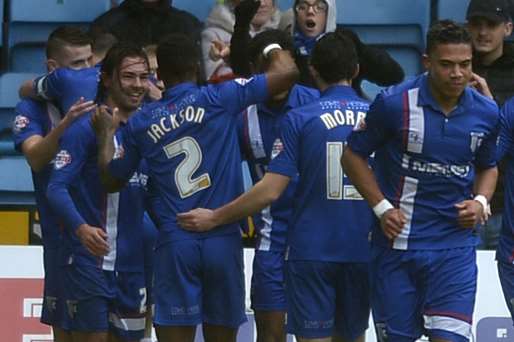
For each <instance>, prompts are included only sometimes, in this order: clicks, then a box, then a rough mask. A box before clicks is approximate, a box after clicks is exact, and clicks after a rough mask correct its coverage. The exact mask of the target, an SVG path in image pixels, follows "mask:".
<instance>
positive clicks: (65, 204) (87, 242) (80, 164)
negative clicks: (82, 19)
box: [46, 45, 149, 342]
mask: <svg viewBox="0 0 514 342" xmlns="http://www.w3.org/2000/svg"><path fill="white" fill-rule="evenodd" d="M100 71H101V81H100V84H99V87H98V94H97V101H98V102H99V103H100V104H102V110H107V109H106V108H109V110H110V111H112V112H113V115H115V116H116V117H117V118H118V119H119V120H120V121H121V124H122V125H123V122H126V121H127V120H128V118H129V117H130V116H131V115H132V114H133V113H134V112H135V111H136V110H137V109H138V108H139V106H140V105H141V103H142V100H143V98H144V96H145V95H146V92H147V90H148V82H149V80H148V77H149V65H148V60H147V58H146V54H145V52H144V51H143V50H142V49H140V48H136V47H132V46H126V45H118V46H115V47H113V48H112V49H111V50H110V51H109V53H108V54H107V56H106V58H105V60H104V62H103V64H102V67H101V70H100ZM104 106H106V107H104ZM91 115H92V114H89V115H86V116H83V117H82V118H80V119H79V120H77V121H76V122H75V123H74V124H73V125H72V126H70V127H69V128H68V129H67V130H66V132H65V134H64V135H63V137H62V138H61V140H60V144H59V152H58V153H57V156H56V159H55V163H54V170H53V171H52V175H51V178H50V182H49V185H48V189H47V193H46V195H47V197H48V200H49V202H50V204H51V205H52V207H53V209H54V210H56V212H58V213H59V215H60V218H61V219H62V221H63V222H64V226H65V231H64V241H63V245H64V249H65V250H64V254H65V260H66V265H65V266H64V278H65V280H64V287H65V296H66V304H67V314H68V319H69V320H70V330H71V332H72V336H73V341H78V342H93V341H94V342H105V341H107V339H108V336H109V335H110V337H109V338H110V339H114V340H121V341H139V340H140V339H141V338H142V337H143V332H144V327H145V312H146V299H147V289H146V285H145V284H146V279H145V278H146V275H145V272H144V264H145V263H144V248H143V247H144V240H143V212H144V198H145V189H144V188H145V186H146V182H147V180H148V176H147V174H146V171H145V167H144V165H141V166H140V167H139V168H138V169H137V170H136V171H135V172H134V173H133V174H132V175H131V177H130V182H129V184H128V185H127V186H126V187H124V188H123V189H121V190H120V191H119V192H117V193H111V194H108V193H107V191H106V188H105V187H104V186H103V185H102V183H101V181H100V176H99V172H98V167H97V148H96V144H97V142H96V137H95V134H94V131H93V127H92V123H91ZM116 144H117V146H121V144H122V141H121V140H120V139H119V138H117V140H116ZM123 153H124V152H123V149H121V148H119V149H117V151H116V156H117V157H121V156H122V155H123Z"/></svg>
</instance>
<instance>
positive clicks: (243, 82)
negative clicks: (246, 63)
mask: <svg viewBox="0 0 514 342" xmlns="http://www.w3.org/2000/svg"><path fill="white" fill-rule="evenodd" d="M234 81H235V82H236V83H237V84H240V85H242V86H244V85H246V84H248V83H250V82H252V81H253V77H251V78H236V79H234Z"/></svg>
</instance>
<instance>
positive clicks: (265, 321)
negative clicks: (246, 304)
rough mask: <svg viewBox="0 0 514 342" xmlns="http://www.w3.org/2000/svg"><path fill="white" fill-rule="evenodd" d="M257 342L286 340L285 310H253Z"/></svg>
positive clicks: (280, 341)
mask: <svg viewBox="0 0 514 342" xmlns="http://www.w3.org/2000/svg"><path fill="white" fill-rule="evenodd" d="M254 313H255V325H256V326H257V342H285V341H286V328H285V322H286V312H285V311H264V310H255V311H254Z"/></svg>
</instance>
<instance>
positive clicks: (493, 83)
mask: <svg viewBox="0 0 514 342" xmlns="http://www.w3.org/2000/svg"><path fill="white" fill-rule="evenodd" d="M466 18H467V20H468V29H469V32H470V34H471V38H472V40H473V71H474V72H475V73H477V74H478V75H480V76H482V77H484V78H485V80H486V81H487V83H488V86H489V88H490V90H491V92H492V94H493V97H494V99H495V101H496V102H497V103H498V105H500V106H501V105H503V103H504V102H505V101H506V100H507V99H508V98H510V97H512V96H513V95H514V46H513V45H512V43H507V42H505V41H504V40H505V38H507V37H508V36H510V34H511V33H512V19H511V14H510V12H509V4H508V2H507V1H506V0H472V1H471V2H470V3H469V6H468V9H467V15H466ZM502 165H503V163H500V166H499V170H500V177H499V179H498V184H497V186H496V192H495V193H494V196H493V199H492V201H491V210H492V216H491V217H490V218H489V220H488V222H487V223H486V224H485V225H484V226H482V227H481V229H480V237H481V240H482V242H481V244H480V245H479V247H480V248H484V249H496V247H497V246H498V239H499V234H500V230H501V225H502V212H503V193H504V191H503V181H502V178H503V177H501V175H502V174H503V169H504V168H503V166H502Z"/></svg>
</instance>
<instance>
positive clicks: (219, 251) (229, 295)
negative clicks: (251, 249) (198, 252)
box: [202, 234, 246, 342]
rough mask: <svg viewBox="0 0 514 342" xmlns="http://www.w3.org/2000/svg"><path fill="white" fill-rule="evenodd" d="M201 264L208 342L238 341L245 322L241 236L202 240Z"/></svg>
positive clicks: (206, 339)
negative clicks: (240, 327) (238, 334)
mask: <svg viewBox="0 0 514 342" xmlns="http://www.w3.org/2000/svg"><path fill="white" fill-rule="evenodd" d="M202 260H203V269H202V271H203V278H202V288H203V292H202V295H203V308H202V310H203V324H204V329H203V331H204V338H205V341H206V342H214V341H223V342H230V341H235V338H236V336H237V330H238V328H239V326H240V325H241V324H243V323H244V322H245V321H246V314H245V283H244V272H243V246H242V242H241V236H240V235H239V234H231V235H225V236H219V237H210V238H207V239H205V240H203V245H202Z"/></svg>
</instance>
